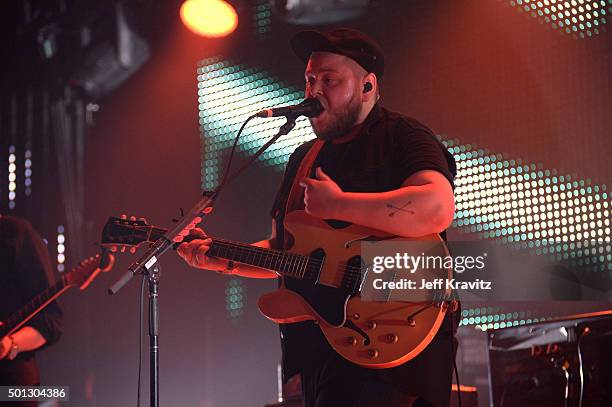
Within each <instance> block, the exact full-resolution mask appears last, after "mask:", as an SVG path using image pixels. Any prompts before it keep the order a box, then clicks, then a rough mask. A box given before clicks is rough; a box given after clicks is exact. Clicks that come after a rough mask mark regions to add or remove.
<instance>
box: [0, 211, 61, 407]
mask: <svg viewBox="0 0 612 407" xmlns="http://www.w3.org/2000/svg"><path fill="white" fill-rule="evenodd" d="M50 278H51V261H50V260H49V254H48V252H47V248H46V247H45V245H44V243H43V242H42V239H41V238H40V236H39V235H38V233H37V232H36V231H35V230H34V229H33V228H32V225H30V223H29V222H27V221H26V220H24V219H21V218H17V217H14V216H2V215H0V321H2V320H4V319H5V318H6V317H8V316H9V315H11V314H12V313H13V312H14V311H16V310H17V309H19V308H21V307H22V306H23V305H24V304H26V303H27V302H28V301H29V300H30V299H31V298H32V297H34V296H35V295H37V294H39V293H40V292H41V291H43V290H45V289H46V288H47V287H48V286H49V281H50ZM61 334H62V311H61V309H60V308H59V306H58V305H57V303H56V302H52V303H51V304H49V306H48V307H46V308H45V309H44V310H43V311H42V312H40V313H39V314H38V315H37V316H36V317H34V318H32V319H31V320H30V321H28V323H27V325H25V326H23V327H22V328H20V329H19V330H17V331H16V332H14V333H13V334H12V335H8V336H5V337H3V338H0V340H1V342H0V385H1V386H7V385H20V386H32V385H37V384H39V383H40V377H39V372H38V367H37V366H36V361H35V359H34V352H33V351H35V350H37V349H40V348H41V347H43V346H48V345H51V344H53V343H54V342H56V341H57V340H58V339H59V337H60V336H61ZM15 405H24V406H25V405H37V403H36V402H23V404H15Z"/></svg>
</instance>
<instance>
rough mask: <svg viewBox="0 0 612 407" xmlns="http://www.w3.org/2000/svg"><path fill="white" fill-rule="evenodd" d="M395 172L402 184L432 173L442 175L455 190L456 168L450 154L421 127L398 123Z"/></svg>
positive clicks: (395, 145)
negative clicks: (413, 176) (415, 174)
mask: <svg viewBox="0 0 612 407" xmlns="http://www.w3.org/2000/svg"><path fill="white" fill-rule="evenodd" d="M393 151H394V168H395V169H396V173H397V174H398V177H399V178H400V179H399V180H398V181H399V182H398V183H401V182H403V181H404V180H405V179H406V178H408V177H409V176H411V175H412V174H414V173H416V172H418V171H423V170H435V171H438V172H440V173H441V174H442V175H444V176H445V177H446V178H447V179H448V182H449V183H450V184H451V186H452V187H453V188H454V179H455V176H456V175H457V167H456V164H455V159H454V158H453V156H452V154H451V153H450V152H449V151H448V150H447V149H446V148H445V147H444V145H443V144H442V143H441V142H440V141H439V140H438V139H437V138H436V136H434V134H433V133H432V132H431V130H429V129H427V128H426V127H424V126H420V125H411V124H409V123H407V122H402V123H400V124H399V125H398V126H397V128H396V131H395V132H394V149H393Z"/></svg>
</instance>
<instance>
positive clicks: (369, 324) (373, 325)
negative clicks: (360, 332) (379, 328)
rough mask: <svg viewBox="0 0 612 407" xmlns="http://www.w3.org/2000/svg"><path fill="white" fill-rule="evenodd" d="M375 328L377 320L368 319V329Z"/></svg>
mask: <svg viewBox="0 0 612 407" xmlns="http://www.w3.org/2000/svg"><path fill="white" fill-rule="evenodd" d="M374 328H376V322H374V321H368V329H374Z"/></svg>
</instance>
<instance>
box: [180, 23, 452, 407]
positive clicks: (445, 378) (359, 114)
mask: <svg viewBox="0 0 612 407" xmlns="http://www.w3.org/2000/svg"><path fill="white" fill-rule="evenodd" d="M291 47H292V49H293V51H294V52H295V54H296V55H297V56H298V57H299V58H300V59H301V60H303V61H304V62H305V63H306V64H307V65H306V71H305V80H306V97H307V98H316V99H318V100H319V101H320V102H321V104H322V106H323V108H324V111H323V112H322V113H321V114H320V115H319V116H317V117H315V118H311V119H310V122H311V124H312V128H313V130H314V132H315V134H316V136H317V138H316V139H315V140H311V141H309V142H307V143H305V144H303V145H301V146H299V147H298V148H297V149H296V150H295V152H294V153H293V154H292V155H291V158H290V159H289V163H288V164H287V168H286V171H285V176H284V179H283V182H282V184H281V187H280V189H279V192H278V194H277V196H276V199H275V201H274V205H273V209H272V234H271V236H270V238H268V239H266V240H262V241H260V242H256V243H253V245H255V246H259V247H264V248H272V249H282V250H287V249H290V246H289V244H288V241H289V240H288V239H287V236H286V235H285V230H284V226H283V220H284V218H285V215H286V214H287V213H288V212H291V211H293V210H299V209H302V210H305V211H306V213H308V214H309V215H311V216H313V217H316V218H320V219H326V220H335V221H344V222H349V223H353V224H358V225H362V226H366V227H369V228H372V229H376V230H380V231H383V232H387V233H389V234H392V235H396V236H402V237H417V236H424V235H428V234H433V233H440V234H442V236H443V237H444V231H445V229H446V228H447V227H448V226H449V225H450V223H451V222H452V219H453V214H454V196H453V179H454V176H455V175H456V166H455V161H454V159H453V157H452V155H451V154H450V153H448V151H446V149H445V148H444V147H443V145H442V144H441V143H440V142H439V141H438V140H437V139H436V138H435V136H434V135H433V134H432V132H431V130H429V129H428V128H427V127H425V126H424V125H422V124H421V123H419V122H417V121H416V120H414V119H411V118H408V117H406V116H403V115H401V114H399V113H395V112H391V111H389V110H386V109H384V108H382V107H381V106H380V103H379V98H380V91H379V82H380V80H381V78H382V76H383V73H384V66H385V62H384V56H383V52H382V50H381V48H380V46H379V45H378V44H376V43H375V42H374V41H373V40H372V39H371V38H369V37H368V36H366V35H365V34H363V33H361V32H359V31H356V30H351V29H336V30H333V31H330V32H327V33H320V32H316V31H303V32H300V33H298V34H297V35H295V36H294V37H293V38H292V39H291ZM296 191H297V192H296ZM395 208H403V209H404V210H397V209H395ZM391 214H393V215H392V216H391ZM195 232H196V233H199V234H201V236H202V239H197V240H193V241H191V242H190V243H183V244H181V245H180V246H179V249H178V252H179V254H180V256H181V257H183V258H184V259H185V261H187V263H189V264H190V265H191V266H193V267H198V268H204V269H209V270H217V271H220V272H222V273H224V274H238V275H241V276H245V277H254V278H275V277H277V275H276V274H275V273H273V272H272V271H270V270H266V269H262V268H257V267H253V266H248V265H244V264H238V263H236V264H235V263H233V262H228V261H226V260H223V259H219V258H213V257H208V256H207V255H206V253H207V251H208V249H209V248H210V245H211V243H212V241H211V239H209V238H206V236H205V235H204V234H203V232H202V231H201V230H197V231H195ZM452 319H454V321H453V320H452ZM457 319H458V318H451V314H450V313H447V315H446V318H445V320H444V322H443V324H442V327H441V328H440V331H439V332H438V334H437V335H436V337H435V338H434V340H433V341H432V342H431V343H430V344H429V346H428V347H427V348H426V349H425V350H424V351H423V352H422V353H421V354H419V355H418V356H417V357H415V358H414V359H412V360H410V361H409V362H407V363H404V364H402V365H399V366H396V367H393V368H388V369H381V370H377V369H367V368H363V367H359V366H357V365H354V364H352V363H351V362H349V361H347V360H345V359H344V358H342V357H341V356H339V355H337V354H336V353H335V352H334V351H333V349H332V348H331V347H330V345H329V344H328V343H327V341H326V340H325V337H324V336H323V334H322V333H321V330H320V329H319V328H318V327H317V326H316V324H315V323H313V322H312V321H306V322H299V323H294V324H284V325H281V338H282V348H283V375H284V377H285V379H288V378H289V377H291V376H293V375H295V374H297V373H300V374H301V377H302V390H303V394H304V402H305V406H306V407H332V406H333V407H337V406H355V407H357V406H359V407H374V406H376V407H382V406H389V407H400V406H401V407H406V406H429V405H434V406H447V405H448V403H449V397H450V388H451V373H452V366H453V360H454V357H455V356H454V355H455V346H456V345H455V343H454V339H453V331H454V329H455V328H456V327H455V326H454V325H456V324H454V323H453V322H455V323H456V322H457Z"/></svg>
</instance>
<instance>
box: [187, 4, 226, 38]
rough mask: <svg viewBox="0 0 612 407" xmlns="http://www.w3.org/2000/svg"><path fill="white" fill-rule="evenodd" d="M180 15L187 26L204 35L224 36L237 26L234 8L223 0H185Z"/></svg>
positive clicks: (212, 36)
mask: <svg viewBox="0 0 612 407" xmlns="http://www.w3.org/2000/svg"><path fill="white" fill-rule="evenodd" d="M180 15H181V20H182V21H183V24H185V26H186V27H187V28H189V29H190V30H191V31H193V32H194V33H196V34H198V35H201V36H204V37H211V38H219V37H225V36H226V35H229V34H231V33H232V32H234V30H235V29H236V27H237V26H238V15H237V14H236V10H234V7H232V5H231V4H229V3H228V2H226V1H223V0H187V1H185V2H184V3H183V5H182V6H181V10H180Z"/></svg>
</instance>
